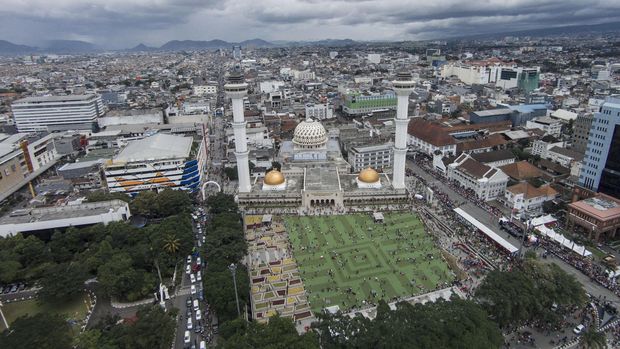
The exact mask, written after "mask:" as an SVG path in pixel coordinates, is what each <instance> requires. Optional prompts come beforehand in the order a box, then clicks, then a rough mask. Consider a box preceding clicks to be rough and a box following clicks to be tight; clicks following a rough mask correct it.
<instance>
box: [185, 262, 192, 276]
mask: <svg viewBox="0 0 620 349" xmlns="http://www.w3.org/2000/svg"><path fill="white" fill-rule="evenodd" d="M191 272H192V267H191V266H190V265H189V264H188V265H187V267H186V268H185V274H189V273H191Z"/></svg>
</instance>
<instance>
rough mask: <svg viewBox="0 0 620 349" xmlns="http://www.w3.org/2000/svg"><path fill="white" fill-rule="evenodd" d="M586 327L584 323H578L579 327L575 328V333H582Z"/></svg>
mask: <svg viewBox="0 0 620 349" xmlns="http://www.w3.org/2000/svg"><path fill="white" fill-rule="evenodd" d="M585 329H586V327H585V326H584V325H577V327H575V328H573V333H574V334H581V333H582V332H583V330H585Z"/></svg>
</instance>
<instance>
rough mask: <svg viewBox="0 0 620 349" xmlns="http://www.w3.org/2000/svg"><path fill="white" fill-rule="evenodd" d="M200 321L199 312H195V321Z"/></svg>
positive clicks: (200, 315)
mask: <svg viewBox="0 0 620 349" xmlns="http://www.w3.org/2000/svg"><path fill="white" fill-rule="evenodd" d="M200 319H202V314H200V311H197V312H196V321H198V320H200Z"/></svg>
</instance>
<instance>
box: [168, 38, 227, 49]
mask: <svg viewBox="0 0 620 349" xmlns="http://www.w3.org/2000/svg"><path fill="white" fill-rule="evenodd" d="M232 45H233V44H231V43H228V42H226V41H223V40H208V41H202V40H172V41H168V42H167V43H165V44H163V45H162V46H161V47H160V48H159V49H160V50H162V51H183V50H215V49H218V48H228V47H231V46H232Z"/></svg>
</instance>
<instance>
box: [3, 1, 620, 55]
mask: <svg viewBox="0 0 620 349" xmlns="http://www.w3.org/2000/svg"><path fill="white" fill-rule="evenodd" d="M0 9H2V10H1V11H0V19H2V21H0V31H2V32H3V33H5V35H6V36H5V37H4V38H3V39H11V38H13V37H14V38H28V37H30V38H31V39H30V40H31V41H32V40H35V38H41V39H42V38H44V37H45V39H53V38H70V37H88V38H92V39H93V40H95V41H96V42H104V43H106V44H107V45H112V46H129V45H133V44H136V43H137V42H139V41H142V40H141V38H149V39H150V40H151V41H156V42H152V43H154V44H161V43H163V42H164V41H167V40H170V39H196V40H199V39H213V38H221V39H225V40H243V39H247V38H249V37H254V36H256V35H261V36H262V37H263V38H265V39H272V40H275V39H299V40H305V39H309V38H310V39H316V35H324V37H332V38H343V37H345V36H346V37H350V38H353V39H361V40H364V39H382V38H384V39H393V38H399V39H422V38H433V37H444V36H454V35H466V34H470V33H471V34H479V33H488V32H501V31H509V30H520V29H530V28H540V27H546V26H558V25H570V24H589V23H600V22H602V21H612V20H613V21H615V20H619V19H620V2H619V1H617V0H591V1H583V0H513V1H506V0H486V1H462V0H460V1H457V0H423V1H420V0H361V1H358V0H54V1H50V0H21V1H19V2H18V3H16V4H15V3H13V1H12V0H0ZM215 35H217V36H215ZM47 36H49V37H47ZM22 41H24V40H22Z"/></svg>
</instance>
